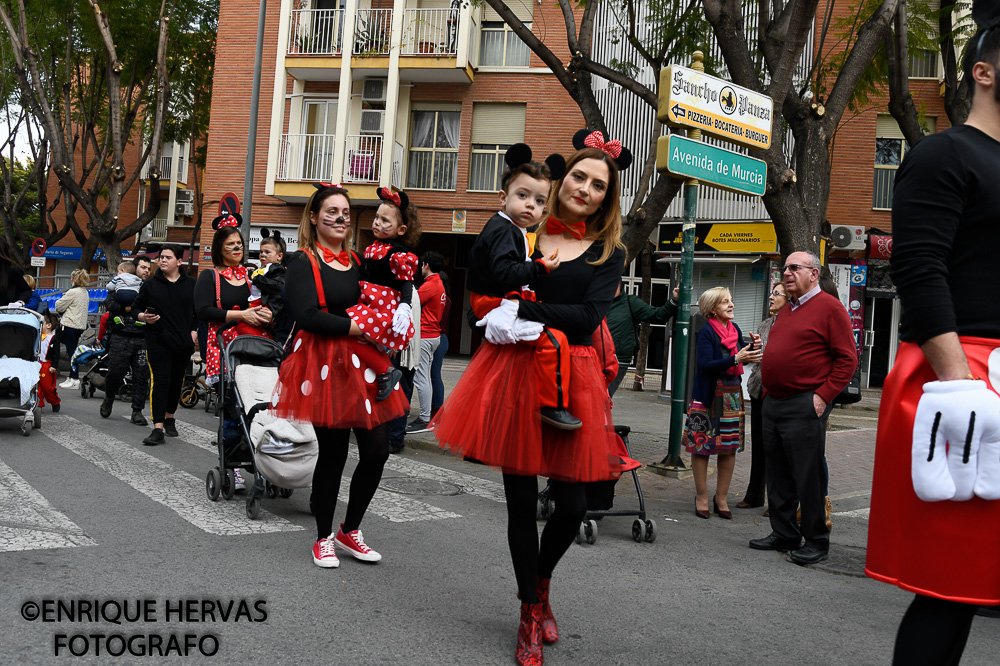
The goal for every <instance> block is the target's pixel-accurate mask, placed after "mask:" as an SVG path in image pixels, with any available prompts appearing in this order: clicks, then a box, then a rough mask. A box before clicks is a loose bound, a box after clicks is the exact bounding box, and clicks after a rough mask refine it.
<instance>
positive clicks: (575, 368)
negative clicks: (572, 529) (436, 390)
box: [431, 342, 621, 481]
mask: <svg viewBox="0 0 1000 666" xmlns="http://www.w3.org/2000/svg"><path fill="white" fill-rule="evenodd" d="M569 349H570V356H571V361H570V367H571V370H572V373H573V382H572V383H571V385H570V394H569V402H568V405H567V408H568V409H569V411H570V412H572V413H573V415H574V416H576V417H577V418H579V419H580V420H581V421H583V427H582V428H580V429H579V430H559V429H556V428H552V427H550V426H543V425H542V422H541V417H540V413H539V402H538V390H537V381H536V379H535V364H534V362H533V359H532V355H533V354H534V353H535V352H534V349H533V348H532V347H529V346H527V345H518V344H513V345H493V344H490V343H488V342H484V343H483V344H482V346H480V348H479V350H478V351H477V352H476V354H475V356H473V358H472V361H471V362H470V363H469V367H468V368H467V369H466V371H465V373H464V374H463V375H462V379H461V380H460V381H459V382H458V385H457V386H456V387H455V389H454V390H453V391H452V392H451V395H450V396H448V399H447V400H446V401H445V403H444V405H442V406H441V409H439V410H438V412H437V415H436V416H435V417H434V419H432V420H431V429H432V430H433V431H434V434H435V436H436V437H437V439H438V443H439V445H440V446H442V447H445V448H448V449H450V450H451V451H452V452H453V453H455V454H457V455H460V456H468V457H470V458H473V459H475V460H478V461H480V462H483V463H486V464H488V465H492V466H494V467H499V468H501V469H502V470H503V471H504V472H507V473H509V474H522V475H526V476H546V477H549V478H551V479H558V480H562V481H606V480H609V479H616V478H618V477H619V476H620V474H621V463H620V461H619V458H618V442H617V438H616V436H615V433H614V424H613V423H612V421H611V404H610V401H609V399H608V391H607V387H606V384H605V382H604V377H603V375H602V374H601V368H600V365H599V363H598V361H597V353H596V352H595V351H594V348H593V347H580V346H575V345H574V346H570V348H569Z"/></svg>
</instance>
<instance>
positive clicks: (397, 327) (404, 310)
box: [392, 303, 410, 335]
mask: <svg viewBox="0 0 1000 666" xmlns="http://www.w3.org/2000/svg"><path fill="white" fill-rule="evenodd" d="M408 330H410V304H409V303H400V304H399V307H398V308H396V312H395V313H393V315H392V332H393V333H395V334H396V335H406V332H407V331H408Z"/></svg>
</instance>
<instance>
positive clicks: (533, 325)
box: [514, 317, 545, 341]
mask: <svg viewBox="0 0 1000 666" xmlns="http://www.w3.org/2000/svg"><path fill="white" fill-rule="evenodd" d="M544 328H545V327H544V326H542V325H541V324H539V323H538V322H537V321H531V320H530V319H521V318H520V317H518V318H517V319H515V320H514V338H515V339H517V340H518V341H520V340H537V339H538V336H540V335H541V334H542V330H543V329H544Z"/></svg>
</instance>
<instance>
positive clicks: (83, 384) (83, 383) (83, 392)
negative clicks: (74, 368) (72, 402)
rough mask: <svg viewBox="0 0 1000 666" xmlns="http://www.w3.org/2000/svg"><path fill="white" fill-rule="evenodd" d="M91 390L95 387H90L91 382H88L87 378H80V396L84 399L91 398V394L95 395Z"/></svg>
mask: <svg viewBox="0 0 1000 666" xmlns="http://www.w3.org/2000/svg"><path fill="white" fill-rule="evenodd" d="M91 391H93V389H92V388H90V382H88V381H87V379H86V378H84V379H81V380H80V397H81V398H83V399H87V398H89V397H90V396H92V395H93V393H91Z"/></svg>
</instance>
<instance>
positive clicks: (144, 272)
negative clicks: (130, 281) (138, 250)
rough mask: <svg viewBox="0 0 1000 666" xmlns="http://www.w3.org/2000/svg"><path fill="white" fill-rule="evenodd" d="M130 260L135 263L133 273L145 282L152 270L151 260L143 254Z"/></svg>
mask: <svg viewBox="0 0 1000 666" xmlns="http://www.w3.org/2000/svg"><path fill="white" fill-rule="evenodd" d="M132 262H133V263H134V264H135V274H136V275H138V276H139V279H140V280H142V281H143V282H145V281H146V280H148V279H149V276H150V275H151V274H152V272H153V260H152V259H150V258H149V257H147V256H146V255H144V254H140V255H139V256H137V257H135V258H134V259H133V260H132Z"/></svg>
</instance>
